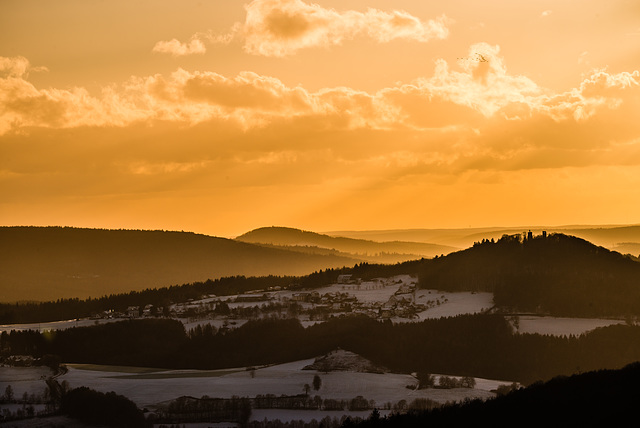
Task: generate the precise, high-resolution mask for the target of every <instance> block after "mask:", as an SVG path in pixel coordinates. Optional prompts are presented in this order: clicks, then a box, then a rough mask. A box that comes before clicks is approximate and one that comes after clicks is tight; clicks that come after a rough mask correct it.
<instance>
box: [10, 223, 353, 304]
mask: <svg viewBox="0 0 640 428" xmlns="http://www.w3.org/2000/svg"><path fill="white" fill-rule="evenodd" d="M357 261H358V260H354V259H351V258H348V257H343V256H339V255H333V254H327V255H318V254H303V253H300V252H295V251H288V250H285V249H281V248H267V247H264V246H259V245H254V244H250V243H246V242H240V241H235V240H231V239H226V238H218V237H212V236H207V235H199V234H195V233H189V232H166V231H142V230H107V229H82V228H72V227H0V301H2V302H13V301H19V300H34V301H45V300H56V299H60V298H72V297H78V298H87V297H94V298H97V297H101V296H103V295H109V294H115V293H123V292H129V291H132V290H143V289H146V288H155V287H162V286H170V285H180V284H184V283H190V282H195V281H204V280H207V279H215V278H219V277H222V276H235V275H245V276H263V275H270V274H272V275H306V274H309V273H311V272H314V271H316V270H320V269H327V268H331V267H335V268H339V267H344V266H353V265H354V264H355V263H356V262H357Z"/></svg>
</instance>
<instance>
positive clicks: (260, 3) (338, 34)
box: [153, 0, 451, 57]
mask: <svg viewBox="0 0 640 428" xmlns="http://www.w3.org/2000/svg"><path fill="white" fill-rule="evenodd" d="M245 9H246V16H245V21H244V22H242V23H240V22H239V23H236V24H235V25H234V26H233V27H232V28H231V29H230V31H229V32H228V33H226V34H218V35H214V34H213V33H212V32H208V33H198V34H194V35H193V36H192V37H191V39H190V40H189V41H188V42H181V41H179V40H177V39H172V40H169V41H160V42H158V43H156V45H155V46H154V48H153V51H154V52H159V53H167V54H171V55H174V56H184V55H191V54H202V53H205V52H206V46H205V42H208V43H212V44H227V43H230V42H231V40H233V39H236V38H242V39H243V43H244V50H245V52H247V53H250V54H253V55H263V56H273V57H283V56H287V55H293V54H295V53H296V52H298V51H299V50H301V49H306V48H314V47H317V48H327V47H331V46H336V45H340V44H341V43H342V42H343V41H345V40H349V39H353V38H355V37H358V36H362V37H368V38H370V39H373V40H375V41H377V42H379V43H388V42H390V41H392V40H396V39H402V40H411V41H416V42H421V43H425V42H428V41H431V40H433V39H445V38H447V36H448V35H449V29H448V24H449V23H450V22H451V20H450V19H448V18H447V17H446V16H440V17H438V18H436V19H430V20H428V21H423V20H421V19H420V18H418V17H416V16H413V15H411V14H410V13H408V12H405V11H398V10H394V11H391V12H385V11H382V10H379V9H367V10H366V11H364V12H359V11H355V10H347V11H341V12H339V11H337V10H335V9H327V8H324V7H322V6H320V5H318V4H313V3H305V2H304V1H302V0H253V1H252V2H251V3H249V4H248V5H246V6H245Z"/></svg>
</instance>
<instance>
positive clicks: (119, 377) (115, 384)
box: [0, 359, 510, 420]
mask: <svg viewBox="0 0 640 428" xmlns="http://www.w3.org/2000/svg"><path fill="white" fill-rule="evenodd" d="M313 361H314V360H313V359H309V360H302V361H295V362H291V363H287V364H280V365H276V366H271V367H264V368H259V369H257V370H255V372H254V375H253V376H252V375H251V373H250V372H249V371H247V370H245V369H244V368H238V369H232V370H154V369H140V368H131V369H128V368H126V367H108V366H93V365H91V366H90V365H70V366H69V371H68V373H66V374H64V375H62V376H60V377H58V381H59V382H62V381H67V382H68V383H69V386H70V387H72V388H74V387H79V386H87V387H89V388H92V389H95V390H98V391H102V392H109V391H115V392H116V393H117V394H122V395H124V396H126V397H128V398H129V399H131V400H133V401H134V402H135V403H136V404H137V405H138V406H139V407H140V408H145V407H146V408H153V407H154V405H155V404H157V403H161V402H165V401H168V400H172V399H175V398H178V397H180V396H183V395H186V396H192V397H201V396H203V395H208V396H210V397H219V398H231V397H232V396H239V397H255V396H257V395H266V394H275V395H276V396H280V395H288V396H291V395H298V394H303V393H304V386H305V384H309V385H311V384H312V383H313V377H314V375H316V374H317V375H319V376H320V378H321V380H322V385H321V387H320V389H319V390H318V391H314V390H312V391H310V395H312V396H315V395H319V396H321V397H322V398H323V399H326V398H333V399H339V400H350V399H352V398H355V397H357V396H362V397H364V398H365V399H367V400H375V402H376V405H377V406H380V407H382V406H384V405H385V404H386V403H390V404H391V405H393V404H395V403H397V402H398V401H400V400H406V401H407V402H411V401H412V400H414V399H415V398H429V399H431V400H434V401H437V402H440V403H444V402H447V401H454V400H456V401H459V400H463V399H464V398H467V397H469V398H483V399H486V398H488V397H492V396H493V393H492V392H490V391H491V390H492V389H495V388H497V387H498V385H501V384H509V383H510V382H507V381H504V382H501V381H495V380H487V379H477V380H476V382H477V383H476V387H475V388H474V389H468V388H456V389H422V390H414V389H408V388H407V387H406V386H407V385H415V384H416V379H415V378H414V377H412V376H410V375H405V374H394V373H385V374H374V373H356V372H329V373H324V372H318V371H315V370H302V368H303V367H305V366H307V365H309V364H311V363H313ZM46 374H47V372H46V369H42V368H19V367H0V391H4V389H5V388H6V386H7V385H9V384H10V385H11V386H12V388H13V390H14V393H15V395H16V396H21V395H22V394H23V393H24V391H28V392H29V393H31V392H37V393H41V392H42V391H43V390H44V387H45V382H44V380H43V379H41V377H42V376H43V375H46ZM301 412H302V413H301ZM306 412H307V411H295V412H294V411H291V410H277V409H270V410H256V411H255V413H254V415H253V418H255V419H256V420H263V419H264V418H265V417H267V418H269V419H280V420H292V419H296V420H297V419H305V420H307V419H308V420H311V419H314V418H315V419H318V420H319V419H322V418H323V417H324V416H326V415H327V414H328V415H332V417H333V416H336V415H338V416H341V415H342V414H351V413H352V412H347V411H345V412H342V413H341V412H335V411H326V412H324V411H308V412H309V413H306ZM369 413H370V411H369V412H366V411H365V412H363V415H364V416H367V415H368V414H369ZM354 415H355V413H354ZM358 415H359V413H358ZM302 416H304V417H302Z"/></svg>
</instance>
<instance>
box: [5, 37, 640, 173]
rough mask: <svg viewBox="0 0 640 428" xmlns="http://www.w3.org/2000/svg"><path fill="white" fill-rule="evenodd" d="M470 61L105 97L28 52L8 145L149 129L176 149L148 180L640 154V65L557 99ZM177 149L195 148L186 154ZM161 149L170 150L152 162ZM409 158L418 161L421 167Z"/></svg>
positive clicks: (113, 89)
mask: <svg viewBox="0 0 640 428" xmlns="http://www.w3.org/2000/svg"><path fill="white" fill-rule="evenodd" d="M468 58H472V59H474V58H475V59H474V60H472V61H459V62H458V64H448V63H447V62H446V61H444V60H437V61H436V63H435V68H434V70H433V72H432V73H431V75H430V76H429V77H422V78H419V79H415V80H414V81H412V82H408V83H403V84H397V85H395V86H392V87H388V88H381V89H380V90H378V91H376V92H366V91H359V90H355V89H352V88H347V87H334V88H324V89H320V90H318V91H315V92H312V91H309V90H308V89H306V88H304V87H302V86H288V85H286V84H285V83H283V82H282V81H281V80H279V79H277V78H275V77H271V76H265V75H260V74H257V73H253V72H248V71H245V72H241V73H238V74H237V75H235V76H224V75H222V74H219V73H215V72H211V71H189V70H185V69H178V70H176V71H175V72H173V73H171V74H168V75H161V74H157V75H152V76H145V77H133V78H131V79H130V80H128V81H126V82H124V83H122V84H119V85H115V84H114V85H110V86H107V87H104V88H102V90H100V91H99V92H98V93H97V94H92V93H89V91H88V90H87V89H85V88H69V89H57V88H46V89H42V88H37V87H36V86H34V85H33V84H32V83H31V82H30V81H29V80H28V73H29V70H31V66H30V65H29V62H28V61H27V60H26V59H25V58H22V57H17V58H1V57H0V67H1V68H0V70H1V71H2V75H3V76H4V77H2V78H0V137H2V138H3V139H4V140H5V141H7V138H10V137H11V136H17V135H25V136H28V135H30V134H34V135H36V134H38V135H40V134H41V132H43V130H46V129H50V130H65V129H67V130H70V131H72V130H77V129H95V130H96V132H99V133H104V132H106V130H107V129H110V130H114V129H121V130H122V134H119V136H118V137H114V138H115V139H116V140H119V139H122V138H123V137H122V135H125V134H127V135H128V134H130V133H131V134H133V133H134V131H133V130H136V131H135V133H142V134H144V135H146V136H145V137H144V138H142V137H141V140H140V141H141V142H140V145H141V147H142V145H143V141H155V142H162V145H159V144H160V143H157V144H156V145H155V146H154V149H155V150H154V151H153V153H154V154H153V155H151V154H148V153H144V151H143V150H142V149H141V151H140V153H139V154H137V155H136V156H138V157H139V159H138V158H136V159H135V161H132V163H131V165H130V167H128V168H125V169H126V170H127V171H129V172H131V171H135V172H137V174H138V175H145V174H146V175H154V174H160V173H164V174H170V173H178V172H180V173H184V174H195V173H196V172H197V171H199V170H202V169H206V167H207V165H209V163H200V162H201V161H203V159H212V158H216V157H219V156H225V157H229V156H236V155H237V153H239V152H243V151H244V152H246V153H247V158H246V159H244V158H243V159H244V160H242V163H243V164H249V163H250V162H251V161H252V160H253V161H254V164H256V165H257V164H260V165H273V164H277V163H282V162H284V159H285V158H286V159H289V160H291V159H297V158H296V156H297V154H299V153H300V152H301V151H306V150H329V151H330V152H331V153H332V154H333V156H337V157H338V158H340V159H343V160H346V159H348V160H349V161H350V162H351V161H352V162H362V161H363V159H365V158H368V157H369V158H371V159H377V160H376V161H375V162H378V161H379V162H382V163H383V164H385V165H390V166H389V168H392V169H393V168H395V169H397V170H403V171H405V172H406V171H409V170H411V171H415V173H416V174H421V173H424V171H430V173H439V174H444V173H451V172H453V171H456V172H460V171H466V170H474V169H477V170H486V169H509V170H512V169H519V168H535V167H551V166H554V167H556V166H558V165H563V164H564V165H566V164H570V165H588V164H593V163H598V162H607V163H615V162H622V161H625V162H626V161H629V160H630V159H636V158H639V157H638V156H637V155H636V153H640V150H637V149H636V148H637V147H638V146H639V145H640V143H638V135H640V128H639V125H638V123H637V120H636V119H635V117H636V116H637V111H638V110H639V109H640V71H634V72H619V73H612V72H609V71H608V70H606V69H602V70H594V71H593V72H592V73H590V74H588V75H586V76H585V77H584V78H583V79H582V81H581V82H578V83H579V84H578V85H576V87H575V88H572V89H569V90H567V91H564V92H553V91H550V90H548V89H545V88H542V87H540V86H539V85H537V84H536V83H535V82H534V81H533V80H531V79H530V78H528V77H526V76H520V75H513V74H511V73H509V72H508V70H507V68H506V66H505V64H504V60H503V58H502V57H501V54H500V49H499V47H498V46H493V45H489V44H485V43H479V44H475V45H472V46H471V47H470V48H469V54H468ZM152 130H157V131H153V132H154V133H153V135H150V134H149V132H152ZM113 132H115V131H113ZM204 136H207V137H206V138H204ZM25 138H26V137H25ZM0 141H1V140H0ZM83 141H96V138H95V136H94V137H87V138H86V139H83ZM172 141H182V143H181V144H180V145H179V146H180V147H179V148H180V151H176V150H177V146H176V147H174V145H175V144H173V143H172ZM229 142H233V144H230V143H229ZM70 144H71V143H70ZM87 144H89V143H87ZM203 147H207V148H206V149H203ZM203 150H205V153H204V154H203ZM36 151H38V152H39V151H40V150H36ZM283 151H284V152H287V156H282V153H283ZM125 152H127V153H129V149H127V150H125ZM160 153H168V154H170V155H167V156H164V157H163V156H161V157H160V158H158V159H150V156H155V155H156V154H160ZM394 153H395V154H394ZM408 153H412V154H413V156H415V162H413V161H411V162H408V161H407V159H408V155H407V154H408ZM176 156H178V157H181V156H185V158H184V159H182V158H180V159H176ZM326 157H329V158H330V157H331V156H329V155H327V156H326ZM384 159H387V160H389V162H387V163H385V161H384ZM639 159H640V158H639ZM123 162H124V161H123ZM238 162H240V161H238ZM296 162H297V161H296ZM121 163H122V162H121ZM294 163H295V162H294ZM59 164H60V165H62V164H63V161H62V160H61V161H60V162H59ZM1 169H2V168H0V170H1Z"/></svg>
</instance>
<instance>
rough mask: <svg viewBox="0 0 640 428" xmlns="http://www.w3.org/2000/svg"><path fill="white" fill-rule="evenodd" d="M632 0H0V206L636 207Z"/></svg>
mask: <svg viewBox="0 0 640 428" xmlns="http://www.w3.org/2000/svg"><path fill="white" fill-rule="evenodd" d="M639 70H640V2H638V1H636V0H613V1H606V2H605V1H600V0H598V1H595V0H581V1H577V0H553V1H545V0H535V1H534V0H530V1H521V2H514V1H512V0H489V1H485V2H478V1H473V0H464V1H463V0H458V1H451V0H448V1H429V2H425V1H417V0H412V1H407V0H399V1H395V2H388V1H383V0H377V1H365V0H352V1H349V2H338V1H333V0H332V1H320V2H315V3H310V2H306V1H302V0H255V1H246V2H241V1H214V0H198V1H190V0H181V1H167V0H138V1H119V0H117V1H98V0H60V1H56V2H51V1H48V0H4V1H3V2H1V3H0V225H70V226H82V227H106V228H140V229H170V230H189V231H195V232H200V233H206V234H211V235H217V236H235V235H238V234H241V233H243V232H245V231H248V230H250V229H253V228H256V227H261V226H271V225H283V226H291V227H299V228H302V229H307V230H315V231H327V230H345V229H359V230H361V229H391V228H434V227H467V226H497V225H500V226H518V225H531V224H536V225H560V224H629V223H634V224H635V223H640V220H639V218H640V217H639V216H638V214H637V213H638V212H640V120H639V118H640V115H639V113H638V112H640V71H639Z"/></svg>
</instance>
